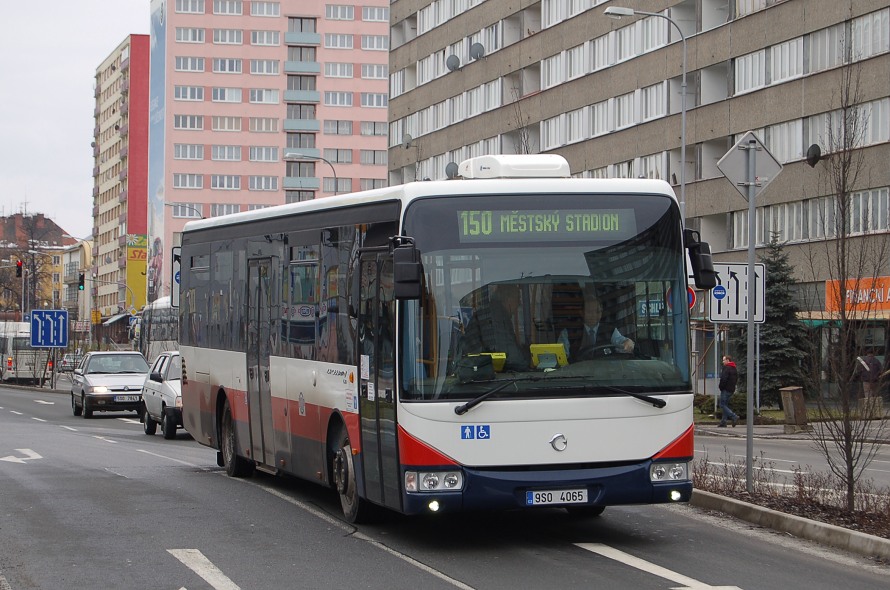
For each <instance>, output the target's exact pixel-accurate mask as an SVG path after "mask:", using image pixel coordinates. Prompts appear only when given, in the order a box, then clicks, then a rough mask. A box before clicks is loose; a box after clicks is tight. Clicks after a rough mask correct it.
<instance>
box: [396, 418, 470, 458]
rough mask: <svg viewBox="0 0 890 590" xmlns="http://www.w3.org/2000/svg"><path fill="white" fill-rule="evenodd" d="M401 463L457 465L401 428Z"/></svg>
mask: <svg viewBox="0 0 890 590" xmlns="http://www.w3.org/2000/svg"><path fill="white" fill-rule="evenodd" d="M399 461H400V462H401V463H402V465H457V464H458V463H457V461H455V460H454V459H452V458H451V457H448V456H447V455H444V454H443V453H441V452H439V451H437V450H436V449H434V448H433V447H431V446H429V445H428V444H426V443H425V442H423V441H420V440H418V439H416V438H414V437H413V436H411V435H410V434H408V433H407V432H405V429H404V428H402V427H401V426H399Z"/></svg>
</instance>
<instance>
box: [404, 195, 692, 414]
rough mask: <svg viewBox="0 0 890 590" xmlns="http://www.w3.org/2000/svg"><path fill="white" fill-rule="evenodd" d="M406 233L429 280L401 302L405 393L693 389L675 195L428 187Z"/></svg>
mask: <svg viewBox="0 0 890 590" xmlns="http://www.w3.org/2000/svg"><path fill="white" fill-rule="evenodd" d="M405 233H406V234H407V235H410V236H412V237H414V238H415V241H416V246H417V248H418V250H419V251H420V252H421V256H422V262H423V270H424V282H425V285H424V293H423V296H422V298H421V299H420V300H419V301H406V302H403V303H402V304H401V313H402V316H401V329H400V331H401V357H400V365H399V366H400V371H401V377H402V379H401V384H402V387H401V394H400V395H401V398H402V400H403V401H422V400H433V399H455V400H457V399H473V398H476V397H478V396H479V395H480V394H484V393H485V392H486V391H489V390H492V389H493V388H498V391H497V393H496V395H497V396H498V397H524V398H533V397H555V396H559V397H566V396H578V395H583V396H590V395H616V394H620V393H621V392H628V393H631V394H645V393H673V392H689V391H690V389H691V387H690V377H689V344H688V342H689V341H688V321H689V320H688V313H687V293H686V291H687V288H686V272H685V254H684V249H683V244H682V235H681V224H680V218H679V210H678V207H677V205H676V202H675V201H674V200H673V199H672V198H670V197H669V196H666V195H626V194H625V195H603V194H552V195H550V194H548V195H546V196H545V195H512V196H509V195H507V196H505V195H498V196H471V197H448V198H429V199H424V200H419V201H417V202H415V203H413V204H412V205H411V206H410V207H409V208H408V209H407V211H406V215H405ZM503 381H509V383H505V384H503V387H500V386H501V385H502V383H501V382H503Z"/></svg>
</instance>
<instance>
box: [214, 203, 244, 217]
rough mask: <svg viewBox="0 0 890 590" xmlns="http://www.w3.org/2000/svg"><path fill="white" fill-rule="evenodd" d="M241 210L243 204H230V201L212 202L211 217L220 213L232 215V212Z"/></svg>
mask: <svg viewBox="0 0 890 590" xmlns="http://www.w3.org/2000/svg"><path fill="white" fill-rule="evenodd" d="M240 211H241V205H236V204H228V203H211V204H210V217H218V216H220V215H231V214H232V213H239V212H240Z"/></svg>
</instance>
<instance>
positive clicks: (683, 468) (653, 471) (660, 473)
mask: <svg viewBox="0 0 890 590" xmlns="http://www.w3.org/2000/svg"><path fill="white" fill-rule="evenodd" d="M686 479H689V463H653V464H652V466H651V467H649V480H650V481H653V482H654V481H681V480H686Z"/></svg>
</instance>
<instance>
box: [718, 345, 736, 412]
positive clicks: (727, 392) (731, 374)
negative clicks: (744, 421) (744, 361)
mask: <svg viewBox="0 0 890 590" xmlns="http://www.w3.org/2000/svg"><path fill="white" fill-rule="evenodd" d="M738 382H739V370H738V369H737V368H736V366H735V363H734V362H732V357H731V356H729V355H724V356H723V370H722V371H721V372H720V383H719V384H718V385H717V387H718V388H719V389H720V411H721V412H722V414H723V416H722V417H721V419H720V424H718V426H720V427H722V428H725V427H726V421H727V420H732V425H733V427H735V425H736V424H738V423H739V416H738V414H736V413H735V412H733V411H732V408H730V407H729V398H731V397H732V394H733V393H735V386H736V384H738Z"/></svg>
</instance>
